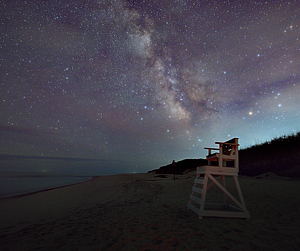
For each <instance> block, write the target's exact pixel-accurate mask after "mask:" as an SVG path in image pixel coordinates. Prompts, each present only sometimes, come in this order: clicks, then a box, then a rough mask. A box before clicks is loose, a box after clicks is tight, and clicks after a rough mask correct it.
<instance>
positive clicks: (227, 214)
mask: <svg viewBox="0 0 300 251" xmlns="http://www.w3.org/2000/svg"><path fill="white" fill-rule="evenodd" d="M198 215H199V216H202V217H203V216H210V217H230V218H246V219H250V218H251V217H250V214H249V212H228V211H209V210H200V211H199V214H198Z"/></svg>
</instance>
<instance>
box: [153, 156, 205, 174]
mask: <svg viewBox="0 0 300 251" xmlns="http://www.w3.org/2000/svg"><path fill="white" fill-rule="evenodd" d="M175 164H176V166H173V165H172V163H170V164H169V165H166V166H162V167H160V168H159V169H156V170H153V171H149V172H154V173H157V174H174V173H175V174H182V173H184V172H185V171H186V170H188V169H190V170H191V171H193V170H196V168H197V167H198V166H203V165H207V160H206V159H184V160H180V161H178V162H176V163H175Z"/></svg>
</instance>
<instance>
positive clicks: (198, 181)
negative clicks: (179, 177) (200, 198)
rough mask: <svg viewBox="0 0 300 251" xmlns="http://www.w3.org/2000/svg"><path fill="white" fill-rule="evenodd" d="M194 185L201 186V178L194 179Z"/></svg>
mask: <svg viewBox="0 0 300 251" xmlns="http://www.w3.org/2000/svg"><path fill="white" fill-rule="evenodd" d="M194 183H196V184H203V179H201V178H200V179H197V178H196V179H195V180H194Z"/></svg>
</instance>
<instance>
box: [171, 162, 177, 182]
mask: <svg viewBox="0 0 300 251" xmlns="http://www.w3.org/2000/svg"><path fill="white" fill-rule="evenodd" d="M172 167H173V172H174V181H175V167H176V162H175V160H173V162H172Z"/></svg>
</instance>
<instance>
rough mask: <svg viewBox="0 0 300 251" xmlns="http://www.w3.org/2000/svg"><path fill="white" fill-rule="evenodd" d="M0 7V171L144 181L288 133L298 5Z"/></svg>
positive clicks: (299, 62)
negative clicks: (229, 145) (155, 172)
mask: <svg viewBox="0 0 300 251" xmlns="http://www.w3.org/2000/svg"><path fill="white" fill-rule="evenodd" d="M0 5H1V6H0V7H1V16H0V25H1V28H0V30H1V31H0V33H1V42H0V118H1V119H0V135H1V137H0V154H1V156H2V158H1V159H2V164H1V165H2V169H5V168H7V169H8V170H27V169H28V170H40V171H49V170H52V171H53V170H56V171H57V170H60V171H64V170H65V169H66V170H69V171H74V172H76V171H77V172H89V173H92V172H94V173H118V172H119V173H126V172H146V171H148V170H152V169H155V168H159V167H160V166H161V165H166V164H169V163H171V162H172V160H173V159H174V160H181V159H185V158H204V157H205V155H206V151H205V150H204V149H203V148H204V147H208V146H214V142H215V141H225V140H228V139H230V138H232V137H238V138H239V142H240V144H241V147H242V148H245V147H247V146H250V145H252V144H255V143H262V142H264V141H266V140H270V139H272V138H273V137H276V136H281V135H282V134H291V133H295V132H297V131H299V130H300V124H299V122H300V112H299V111H300V99H299V94H300V40H299V39H300V2H299V1H298V0H291V1H285V0H284V1H279V0H278V1H270V0H268V1H267V0H266V1H253V0H249V1H237V0H236V1H234V0H233V1H231V0H230V1H229V0H223V1H221V0H215V1H208V0H199V1H195V0H147V1H142V0H139V1H137V0H127V1H125V0H85V1H84V0H72V1H70V0H69V1H67V0H61V1H58V0H52V1H46V0H44V1H42V0H30V1H20V0H16V1H10V0H4V1H1V3H0ZM11 155H14V156H11ZM16 156H19V157H16ZM35 156H36V157H37V158H36V161H37V162H33V160H34V159H35ZM43 158H44V159H43ZM71 158H74V159H73V161H72V159H71ZM14 161H15V162H16V163H18V164H12V163H13V162H14ZM38 161H44V162H38ZM60 161H64V164H61V163H60V164H58V162H60ZM4 162H5V163H4ZM3 163H4V164H3Z"/></svg>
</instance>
